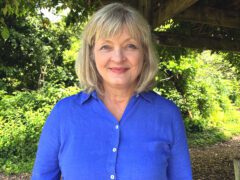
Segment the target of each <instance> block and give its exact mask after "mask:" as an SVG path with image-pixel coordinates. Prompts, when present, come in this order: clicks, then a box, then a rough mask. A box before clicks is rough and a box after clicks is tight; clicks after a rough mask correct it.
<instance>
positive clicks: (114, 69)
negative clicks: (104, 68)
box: [109, 67, 129, 74]
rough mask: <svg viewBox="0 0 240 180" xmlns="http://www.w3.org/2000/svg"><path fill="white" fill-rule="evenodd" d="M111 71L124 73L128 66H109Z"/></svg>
mask: <svg viewBox="0 0 240 180" xmlns="http://www.w3.org/2000/svg"><path fill="white" fill-rule="evenodd" d="M109 69H110V70H111V71H112V72H113V73H116V74H121V73H125V72H126V71H127V70H128V69H129V68H124V67H113V68H109Z"/></svg>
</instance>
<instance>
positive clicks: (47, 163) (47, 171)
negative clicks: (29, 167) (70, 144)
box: [31, 105, 60, 180]
mask: <svg viewBox="0 0 240 180" xmlns="http://www.w3.org/2000/svg"><path fill="white" fill-rule="evenodd" d="M59 147H60V121H59V118H58V109H57V105H56V106H55V107H54V108H53V110H52V111H51V113H50V115H49V116H48V118H47V120H46V123H45V125H44V127H43V130H42V134H41V137H40V140H39V144H38V151H37V155H36V160H35V164H34V168H33V172H32V178H31V179H32V180H59V179H60V168H59V163H58V152H59Z"/></svg>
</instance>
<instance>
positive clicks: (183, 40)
mask: <svg viewBox="0 0 240 180" xmlns="http://www.w3.org/2000/svg"><path fill="white" fill-rule="evenodd" d="M154 35H155V39H156V42H157V44H159V45H160V46H167V47H184V48H194V49H211V50H222V51H236V52H240V43H239V39H238V40H237V39H235V40H229V39H220V38H213V37H194V36H186V35H182V34H176V33H174V34H171V33H166V32H155V33H154Z"/></svg>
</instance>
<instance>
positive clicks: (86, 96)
mask: <svg viewBox="0 0 240 180" xmlns="http://www.w3.org/2000/svg"><path fill="white" fill-rule="evenodd" d="M139 96H141V97H142V98H143V99H144V100H146V101H148V102H150V103H151V102H152V101H153V100H152V96H151V93H150V92H141V93H137V94H135V97H136V98H138V97H139ZM91 97H93V98H94V99H98V96H97V92H96V91H92V92H91V93H87V92H85V91H83V92H82V96H81V99H80V102H81V104H83V103H85V102H86V101H87V100H88V99H90V98H91Z"/></svg>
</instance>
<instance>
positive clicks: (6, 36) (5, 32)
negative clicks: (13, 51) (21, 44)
mask: <svg viewBox="0 0 240 180" xmlns="http://www.w3.org/2000/svg"><path fill="white" fill-rule="evenodd" d="M9 35H10V34H9V30H8V28H7V27H4V28H3V30H2V32H1V36H2V38H3V39H4V40H5V41H6V40H7V39H8V38H9Z"/></svg>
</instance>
